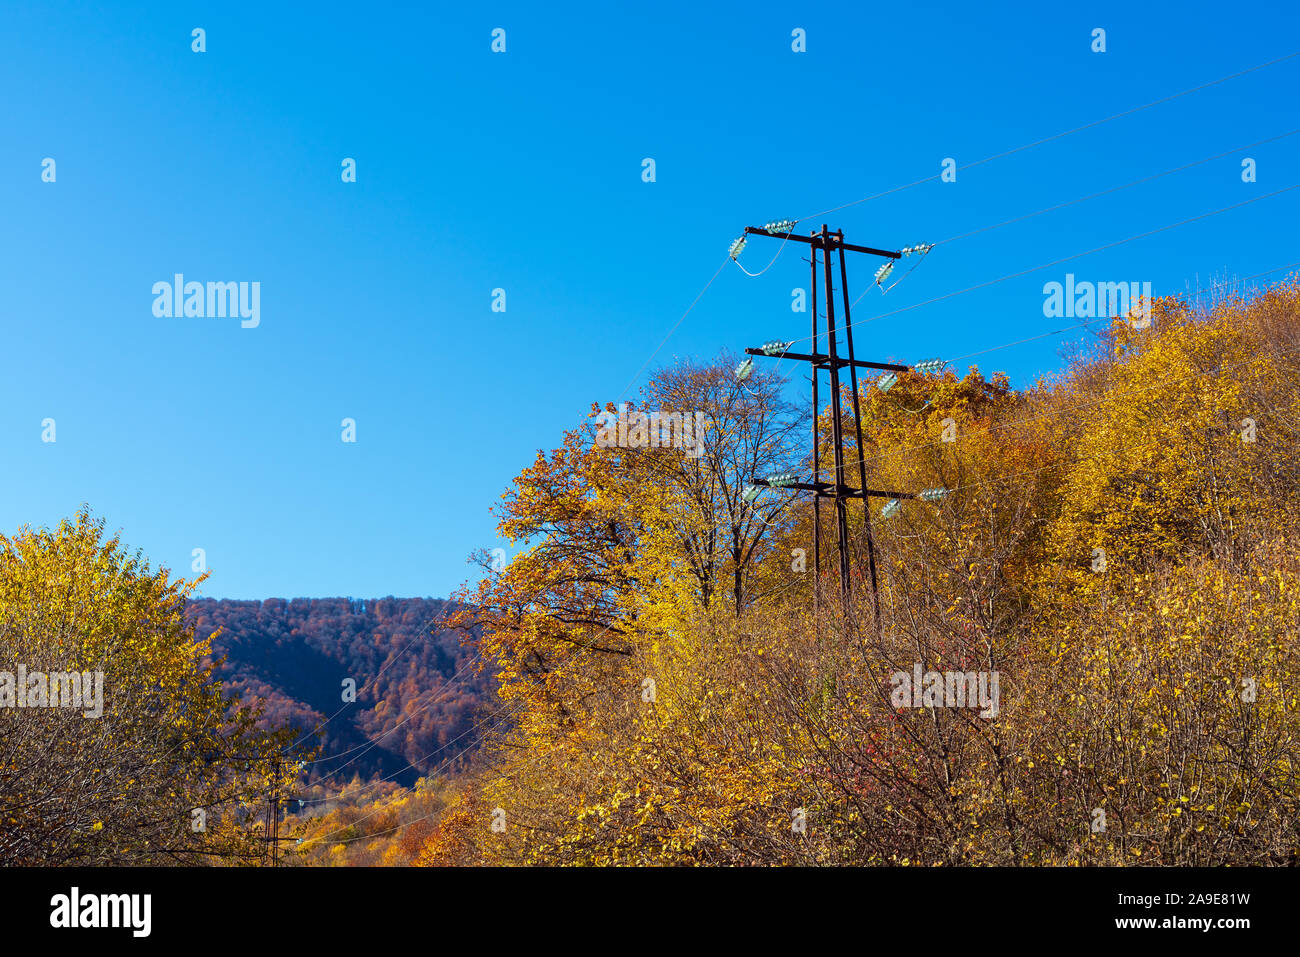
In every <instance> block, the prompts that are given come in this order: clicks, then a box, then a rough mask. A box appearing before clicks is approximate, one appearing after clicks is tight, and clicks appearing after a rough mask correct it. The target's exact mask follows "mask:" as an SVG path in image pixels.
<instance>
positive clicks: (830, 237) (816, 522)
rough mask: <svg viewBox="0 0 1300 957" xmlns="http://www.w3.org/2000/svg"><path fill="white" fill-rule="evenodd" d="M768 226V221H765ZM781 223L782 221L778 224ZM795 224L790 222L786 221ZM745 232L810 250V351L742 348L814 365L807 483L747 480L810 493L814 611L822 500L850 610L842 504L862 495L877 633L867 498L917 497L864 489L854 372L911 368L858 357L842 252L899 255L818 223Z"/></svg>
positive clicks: (846, 532) (873, 550)
mask: <svg viewBox="0 0 1300 957" xmlns="http://www.w3.org/2000/svg"><path fill="white" fill-rule="evenodd" d="M769 225H772V224H769ZM777 225H782V224H777ZM790 225H793V224H790ZM745 235H746V236H770V237H772V238H774V239H780V240H782V241H788V240H793V241H795V242H801V243H807V244H808V246H809V247H810V250H811V254H812V289H811V292H812V296H811V298H812V352H811V353H799V352H785V351H769V350H768V349H766V348H764V349H746V350H745V352H746V353H747V354H748V355H752V356H768V357H770V358H784V359H793V360H795V361H797V362H807V363H809V364H810V365H811V366H812V412H813V414H812V433H813V434H812V439H813V458H812V473H813V474H812V481H811V482H795V481H784V480H783V481H771V480H768V479H759V478H755V479H753V480H752V483H753V484H754V485H758V486H767V487H770V488H797V489H802V490H804V491H808V492H812V493H813V603H814V605H813V608H814V616H815V615H816V613H817V610H818V608H819V598H818V590H819V584H818V578H819V576H820V573H821V501H822V499H830V500H831V501H833V502H834V503H835V531H836V536H835V538H836V549H837V552H838V558H839V563H838V565H839V581H840V601H841V603H842V605H843V607H844V608H845V609H846V610H847V609H848V607H849V597H850V593H851V576H850V564H849V525H848V502H849V500H850V499H854V498H860V499H862V505H863V511H864V515H865V530H866V539H867V565H868V568H869V571H870V578H871V597H872V604H873V607H874V610H875V621H876V634H877V637H879V635H880V633H881V624H880V594H879V589H878V583H877V580H876V548H875V541H874V540H873V537H872V533H871V506H870V502H869V499H871V498H888V499H899V500H901V499H912V498H916V497H917V496H916V495H915V494H914V493H912V492H898V491H889V490H878V489H872V488H868V487H867V467H866V462H865V460H864V457H865V455H866V450H865V449H864V448H863V444H862V407H861V400H860V399H859V396H858V369H880V370H882V371H885V372H895V373H897V372H907V371H909V370H910V369H911V368H912V367H911V366H905V365H895V364H893V363H888V362H864V361H862V360H860V359H858V358H857V356H856V355H855V354H854V351H853V320H852V317H851V315H850V312H849V310H850V308H851V306H850V304H849V290H848V272H847V267H846V265H845V257H844V253H845V251H846V250H847V251H849V252H858V253H866V254H867V255H870V256H881V257H884V258H886V259H890V260H894V259H899V258H901V257H902V255H903V254H902V253H901V252H891V251H889V250H886V249H874V248H872V247H870V246H855V245H853V244H851V243H846V242H845V241H844V233H843V231H842V230H836V231H835V232H833V233H832V232H831V231H830V227H828V226H827V225H825V224H823V225H822V228H821V231H820V232H813V233H811V234H810V235H808V236H800V235H797V234H795V233H793V232H789V231H778V230H776V229H768V228H763V227H758V226H746V227H745ZM819 254H820V259H821V264H822V271H821V272H822V275H821V276H820V278H819V276H818V269H817V265H818V256H819ZM833 256H838V257H839V272H840V294H841V302H842V303H843V306H844V322H845V329H844V331H845V346H846V347H847V351H848V354H847V356H841V355H840V354H839V336H838V334H837V332H836V327H835V291H834V283H833V281H832V275H831V259H832V257H833ZM819 284H820V285H821V287H822V290H823V292H824V297H823V298H824V301H825V304H826V351H825V352H819V351H818V348H817V344H818V336H819V330H818V328H817V323H818V319H819V316H818V312H817V303H818V295H817V287H818V285H819ZM845 368H847V369H848V370H849V379H850V386H851V387H852V392H853V422H854V430H855V433H856V438H857V449H858V453H857V459H858V462H857V465H858V468H857V472H858V484H857V485H856V486H853V485H850V484H848V482H847V481H846V478H847V476H846V475H845V469H846V468H848V467H851V463H850V464H849V465H846V463H845V458H844V429H843V423H844V419H843V413H842V410H841V408H840V402H841V394H842V393H841V383H840V370H841V369H845ZM823 369H824V370H826V372H827V373H828V377H829V384H830V392H831V442H832V445H833V457H834V471H835V476H834V478H835V480H834V481H833V482H824V481H822V477H821V436H820V434H819V429H818V423H817V416H818V413H819V412H820V407H819V404H818V386H819V380H820V378H821V371H822V370H823Z"/></svg>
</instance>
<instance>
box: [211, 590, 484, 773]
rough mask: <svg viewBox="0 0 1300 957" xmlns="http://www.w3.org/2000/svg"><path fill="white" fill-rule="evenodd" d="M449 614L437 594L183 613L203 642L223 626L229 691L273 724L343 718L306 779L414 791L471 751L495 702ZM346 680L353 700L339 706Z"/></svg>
mask: <svg viewBox="0 0 1300 957" xmlns="http://www.w3.org/2000/svg"><path fill="white" fill-rule="evenodd" d="M448 610H449V603H448V602H446V601H444V600H442V599H435V598H378V599H365V600H362V599H354V598H294V599H292V600H286V599H283V598H268V599H266V600H264V601H239V600H233V599H216V598H199V599H195V600H193V601H191V602H190V603H189V605H188V607H187V615H188V617H189V618H190V620H192V621H193V622H194V623H195V625H196V631H197V634H199V635H200V636H201V637H205V638H206V637H207V636H208V635H210V634H211V633H212V632H214V631H216V630H217V629H221V631H220V634H219V635H218V636H217V637H216V638H215V639H214V640H213V643H212V647H213V654H214V656H216V657H218V658H220V657H222V656H224V657H225V658H226V662H225V664H224V665H223V666H222V668H221V670H220V676H221V678H222V680H223V681H225V682H226V686H227V690H230V691H234V692H236V693H238V694H239V695H240V696H242V697H244V698H245V699H250V700H251V699H256V698H261V699H263V704H264V707H265V711H266V719H267V721H268V723H274V724H288V725H291V726H293V727H295V728H297V729H299V731H300V733H302V734H307V733H308V732H310V731H311V730H312V729H313V728H316V727H318V726H320V725H322V724H323V723H324V722H326V719H328V718H329V717H330V716H331V715H334V714H335V712H338V715H337V716H336V717H334V718H333V719H332V720H330V721H329V722H328V724H325V725H324V727H323V728H322V729H321V734H320V738H319V740H320V742H321V744H322V750H321V753H320V756H319V758H318V761H317V763H316V764H315V765H314V766H313V768H312V771H313V775H312V777H313V779H318V778H319V777H321V776H325V778H326V780H325V782H324V783H327V784H330V783H332V784H335V785H342V784H343V783H345V782H347V781H348V780H350V779H351V778H352V777H353V775H354V773H355V774H357V775H359V776H360V777H361V778H362V779H366V778H369V777H372V776H375V775H380V776H388V775H393V780H395V781H397V782H399V783H402V784H410V783H412V782H413V781H414V780H415V779H416V778H418V777H420V775H421V774H422V773H423V772H425V771H427V770H430V769H432V768H435V767H436V766H438V765H439V764H442V763H444V762H445V763H448V764H451V763H454V761H455V759H457V758H458V757H459V756H460V755H462V754H463V753H464V752H465V751H466V750H467V749H469V748H472V746H473V745H474V744H475V743H476V741H477V735H476V734H474V733H472V732H473V728H474V726H475V724H476V722H477V721H478V720H479V719H480V718H481V717H482V716H483V715H484V714H486V713H487V709H489V708H491V707H492V700H491V699H492V687H493V682H492V678H491V669H490V668H489V669H486V670H485V671H484V672H483V673H481V674H480V673H479V672H478V662H477V660H476V657H477V656H476V655H475V654H474V652H473V649H472V648H467V647H465V646H463V645H462V644H461V635H460V633H458V632H452V631H449V630H446V629H443V628H441V627H439V623H440V622H441V621H442V620H443V619H444V617H445V615H446V613H447V611H448ZM347 678H351V679H353V680H354V681H355V683H356V701H355V703H353V704H347V705H345V702H344V700H343V691H344V680H345V679H347ZM340 708H342V709H343V710H342V711H340V710H339V709H340ZM369 742H375V743H374V745H373V746H370V744H369ZM354 749H355V750H354ZM334 755H338V756H339V757H338V758H337V759H334V760H330V758H331V756H334ZM410 763H414V764H415V765H416V767H415V768H412V769H406V770H402V769H403V768H404V766H405V765H407V764H410Z"/></svg>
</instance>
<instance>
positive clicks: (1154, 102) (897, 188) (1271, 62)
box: [795, 50, 1300, 222]
mask: <svg viewBox="0 0 1300 957" xmlns="http://www.w3.org/2000/svg"><path fill="white" fill-rule="evenodd" d="M1297 56H1300V50H1297V51H1296V52H1294V53H1288V54H1287V55H1286V56H1281V57H1278V58H1277V59H1275V60H1269V61H1268V62H1267V63H1261V64H1259V65H1258V66H1252V67H1249V68H1247V69H1245V70H1240V71H1238V72H1237V73H1231V74H1229V75H1228V76H1224V77H1220V78H1219V79H1217V80H1211V81H1210V82H1209V83H1202V84H1201V85H1200V86H1194V87H1192V88H1190V89H1187V90H1183V91H1181V92H1179V93H1174V94H1172V95H1170V96H1166V97H1162V98H1160V99H1158V100H1152V101H1151V102H1150V103H1144V104H1143V105H1141V106H1135V107H1133V108H1132V109H1128V110H1124V111H1122V112H1120V113H1113V114H1111V115H1110V116H1106V117H1103V118H1102V119H1099V120H1093V121H1092V122H1091V123H1085V124H1084V125H1083V126H1076V127H1074V128H1073V129H1068V130H1064V131H1062V132H1060V133H1054V134H1053V135H1051V136H1045V137H1043V138H1042V139H1039V140H1034V141H1033V142H1032V143H1026V144H1025V145H1024V146H1017V147H1015V148H1014V149H1009V150H1003V151H1002V152H1001V153H994V154H993V155H992V156H986V157H984V158H983V159H978V160H975V161H974V162H971V163H967V164H965V165H964V166H959V167H957V169H958V170H965V169H971V168H973V167H976V166H981V165H983V164H984V163H991V162H993V161H994V160H998V159H1002V158H1004V157H1007V156H1012V155H1014V154H1016V153H1021V152H1024V151H1025V150H1029V149H1033V148H1034V147H1036V146H1042V145H1043V144H1045V143H1051V142H1053V141H1054V140H1059V139H1062V138H1064V137H1066V136H1073V135H1074V134H1075V133H1082V132H1083V131H1084V130H1090V129H1092V128H1094V127H1097V126H1101V125H1102V124H1103V123H1109V122H1111V121H1112V120H1118V119H1121V118H1122V117H1125V116H1132V115H1133V114H1134V113H1140V112H1142V111H1143V110H1149V109H1151V108H1152V107H1153V106H1159V105H1161V104H1162V103H1169V102H1170V101H1172V100H1176V99H1178V98H1179V97H1183V96H1188V95H1189V94H1192V93H1199V92H1200V91H1201V90H1206V89H1209V88H1210V87H1212V86H1217V85H1218V84H1220V83H1226V82H1228V81H1229V80H1235V79H1237V78H1238V77H1242V76H1246V75H1247V74H1248V73H1254V72H1255V71H1257V70H1263V69H1264V68H1266V67H1270V66H1275V65H1276V64H1278V63H1283V62H1285V61H1287V60H1291V59H1294V58H1295V57H1297ZM942 176H943V174H942V173H935V174H934V175H933V176H926V177H924V178H923V179H918V180H914V181H912V182H910V183H905V184H904V185H902V186H895V187H894V188H892V189H887V190H885V191H883V192H880V193H874V194H872V195H871V196H866V197H864V198H862V199H855V200H853V201H852V202H850V203H843V204H841V205H839V206H833V207H832V208H830V209H823V210H821V211H820V212H816V213H810V214H808V215H807V216H801V217H799V219H797V220H795V222H803V221H804V220H805V219H818V218H820V217H822V216H826V215H828V214H830V213H837V212H839V211H840V210H842V209H848V208H849V207H850V206H860V205H861V204H863V203H867V202H870V201H872V200H874V199H880V198H881V197H883V196H889V195H891V194H893V193H898V192H902V191H903V190H905V189H911V188H912V187H913V186H920V185H921V184H923V183H929V182H933V181H934V180H936V179H939V178H941V177H942Z"/></svg>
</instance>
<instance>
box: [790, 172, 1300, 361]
mask: <svg viewBox="0 0 1300 957" xmlns="http://www.w3.org/2000/svg"><path fill="white" fill-rule="evenodd" d="M1293 189H1300V183H1295V184H1292V185H1291V186H1284V187H1283V188H1282V189H1276V190H1274V191H1273V192H1271V193H1264V194H1263V195H1261V196H1255V197H1253V198H1251V199H1245V200H1242V201H1241V202H1240V203H1233V204H1232V205H1231V206H1224V207H1223V208H1221V209H1214V210H1211V211H1210V212H1208V213H1201V214H1199V215H1197V216H1192V217H1191V218H1189V219H1184V220H1180V221H1179V222H1176V223H1170V224H1169V225H1168V226H1160V227H1158V228H1157V229H1149V230H1147V231H1146V232H1142V233H1136V234H1134V235H1132V236H1127V237H1125V238H1124V239H1117V240H1115V241H1114V242H1109V243H1106V244H1104V245H1101V246H1096V247H1094V248H1092V249H1088V250H1084V251H1083V252H1081V253H1075V254H1073V255H1071V256H1064V257H1062V258H1060V259H1054V260H1052V261H1051V262H1047V263H1043V264H1042V265H1039V266H1032V267H1030V268H1029V269H1022V270H1020V271H1018V272H1013V273H1009V274H1007V275H1005V276H999V277H998V278H996V279H988V280H985V281H984V282H981V283H976V284H975V285H973V286H967V287H966V288H965V289H959V290H957V291H956V292H950V293H945V294H944V295H942V296H935V297H934V298H933V299H927V300H925V301H924V302H918V303H914V304H912V305H910V306H903V307H902V308H900V309H895V310H893V311H892V312H882V313H880V314H879V315H876V316H872V317H871V318H870V319H863V320H860V322H861V323H867V322H875V321H876V320H877V319H885V318H887V317H889V316H896V315H899V314H900V313H904V312H910V311H911V310H913V309H920V308H921V307H922V306H929V305H933V304H934V303H936V302H943V301H944V300H945V299H952V298H954V297H956V296H964V295H965V294H966V293H968V292H975V291H976V290H978V289H985V288H987V287H989V286H995V285H997V284H998V283H1002V282H1007V281H1008V280H1011V279H1019V278H1020V277H1022V276H1028V275H1029V274H1030V273H1035V272H1039V271H1041V270H1043V269H1050V268H1051V267H1052V266H1059V265H1061V264H1062V263H1068V262H1070V261H1072V260H1075V259H1082V258H1083V257H1084V256H1091V255H1092V254H1093V253H1099V252H1103V251H1104V250H1107V249H1114V248H1115V247H1116V246H1122V245H1124V244H1125V243H1131V242H1135V241H1136V240H1139V239H1146V238H1147V237H1148V236H1155V235H1157V234H1159V233H1163V232H1168V231H1169V230H1171V229H1177V228H1179V227H1180V226H1188V225H1190V224H1192V223H1195V222H1199V221H1200V220H1202V219H1209V218H1210V217H1211V216H1218V215H1220V214H1221V213H1227V212H1230V211H1232V210H1234V209H1240V208H1241V207H1242V206H1249V205H1250V204H1251V203H1258V202H1260V201H1261V200H1265V199H1271V198H1272V197H1274V196H1280V195H1281V194H1283V193H1288V192H1290V191H1291V190H1293ZM863 295H866V293H865V292H864V293H863ZM861 298H862V296H859V297H858V299H859V300H861ZM855 305H856V303H855ZM795 341H797V342H798V341H803V340H795Z"/></svg>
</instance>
